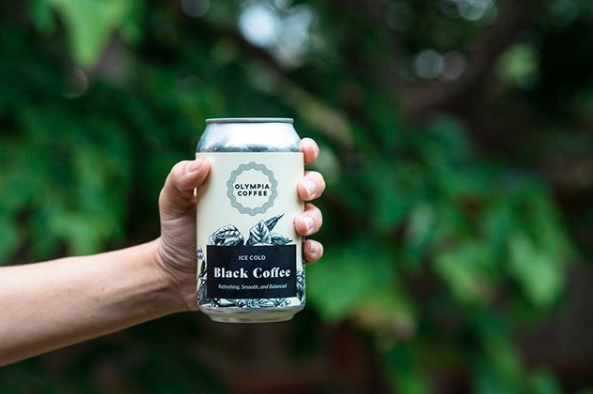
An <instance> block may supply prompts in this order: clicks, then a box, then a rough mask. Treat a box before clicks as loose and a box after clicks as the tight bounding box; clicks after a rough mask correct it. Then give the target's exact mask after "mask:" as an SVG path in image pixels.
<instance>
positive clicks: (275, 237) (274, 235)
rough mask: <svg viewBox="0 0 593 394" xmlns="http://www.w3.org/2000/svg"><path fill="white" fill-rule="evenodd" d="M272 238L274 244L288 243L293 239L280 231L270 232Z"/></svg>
mask: <svg viewBox="0 0 593 394" xmlns="http://www.w3.org/2000/svg"><path fill="white" fill-rule="evenodd" d="M270 238H271V239H272V245H286V244H288V243H290V242H292V239H290V238H288V237H285V236H283V235H282V234H278V233H270Z"/></svg>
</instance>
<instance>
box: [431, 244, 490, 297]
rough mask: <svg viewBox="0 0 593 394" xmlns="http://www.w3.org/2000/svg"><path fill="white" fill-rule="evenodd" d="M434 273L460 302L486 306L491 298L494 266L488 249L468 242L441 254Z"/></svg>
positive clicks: (485, 246) (437, 258)
mask: <svg viewBox="0 0 593 394" xmlns="http://www.w3.org/2000/svg"><path fill="white" fill-rule="evenodd" d="M435 270H436V272H437V273H438V274H439V275H440V276H441V277H442V278H443V280H444V281H445V282H446V283H447V285H448V286H449V288H450V289H451V291H452V292H453V295H454V296H455V297H456V298H457V299H458V300H459V301H461V302H465V303H467V302H476V301H481V302H484V301H487V300H488V299H489V298H490V296H491V293H492V282H491V279H492V274H493V271H494V265H493V261H492V251H491V249H490V248H489V247H488V246H487V245H482V244H479V243H476V242H475V241H474V242H472V241H470V240H468V241H466V242H464V243H463V244H461V245H460V246H458V247H457V248H455V249H453V250H451V251H448V252H444V253H441V254H439V255H438V256H437V257H436V260H435Z"/></svg>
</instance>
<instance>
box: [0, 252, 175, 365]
mask: <svg viewBox="0 0 593 394" xmlns="http://www.w3.org/2000/svg"><path fill="white" fill-rule="evenodd" d="M156 254H157V241H154V242H151V243H148V244H143V245H139V246H136V247H132V248H129V249H123V250H119V251H115V252H109V253H104V254H99V255H94V256H85V257H72V258H67V259H61V260H56V261H50V262H46V263H39V264H31V265H23V266H16V267H5V268H0V366H1V365H4V364H8V363H11V362H14V361H18V360H21V359H24V358H26V357H31V356H34V355H37V354H40V353H43V352H46V351H49V350H52V349H56V348H59V347H63V346H67V345H70V344H73V343H77V342H80V341H83V340H86V339H90V338H94V337H97V336H100V335H104V334H108V333H111V332H115V331H117V330H120V329H123V328H126V327H130V326H132V325H135V324H138V323H141V322H144V321H147V320H151V319H155V318H157V317H160V316H164V315H167V314H170V313H174V312H178V311H181V310H183V309H184V305H183V304H182V303H180V301H179V299H178V295H176V293H175V291H172V289H171V286H173V285H172V282H171V281H170V280H168V278H167V277H166V275H164V274H163V272H162V271H161V270H159V268H158V266H157V264H156V261H155V259H156Z"/></svg>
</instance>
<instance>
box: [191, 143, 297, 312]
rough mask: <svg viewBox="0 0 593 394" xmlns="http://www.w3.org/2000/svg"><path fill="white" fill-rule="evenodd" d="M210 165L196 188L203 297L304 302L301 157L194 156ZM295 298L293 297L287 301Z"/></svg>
mask: <svg viewBox="0 0 593 394" xmlns="http://www.w3.org/2000/svg"><path fill="white" fill-rule="evenodd" d="M196 157H197V158H201V157H205V158H207V160H209V161H210V164H211V170H210V174H209V176H208V178H207V179H206V182H205V183H204V185H202V186H201V187H200V188H199V189H198V195H197V197H198V205H197V244H198V302H199V304H200V305H205V304H206V305H209V306H217V307H225V306H226V307H251V308H253V307H255V308H259V307H282V306H288V304H287V303H289V304H291V305H292V304H294V303H295V302H296V303H299V302H303V303H304V271H303V265H302V250H301V249H302V247H301V246H302V238H301V236H300V235H299V234H297V232H296V230H295V228H294V219H295V218H296V216H297V215H298V214H300V213H301V212H302V211H303V202H302V201H300V199H299V198H298V194H297V184H298V182H299V180H300V179H301V178H302V177H303V172H304V171H303V155H302V153H297V152H283V153H275V152H274V153H263V152H262V153H235V152H225V153H210V152H207V153H197V154H196ZM288 299H292V300H293V301H290V302H289V301H286V300H288Z"/></svg>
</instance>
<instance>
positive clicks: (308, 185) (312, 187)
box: [303, 179, 317, 197]
mask: <svg viewBox="0 0 593 394" xmlns="http://www.w3.org/2000/svg"><path fill="white" fill-rule="evenodd" d="M303 186H304V187H305V190H307V193H308V194H309V197H311V196H313V195H314V194H315V191H316V190H317V185H316V184H315V182H313V181H311V180H309V179H307V180H306V181H304V182H303Z"/></svg>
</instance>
